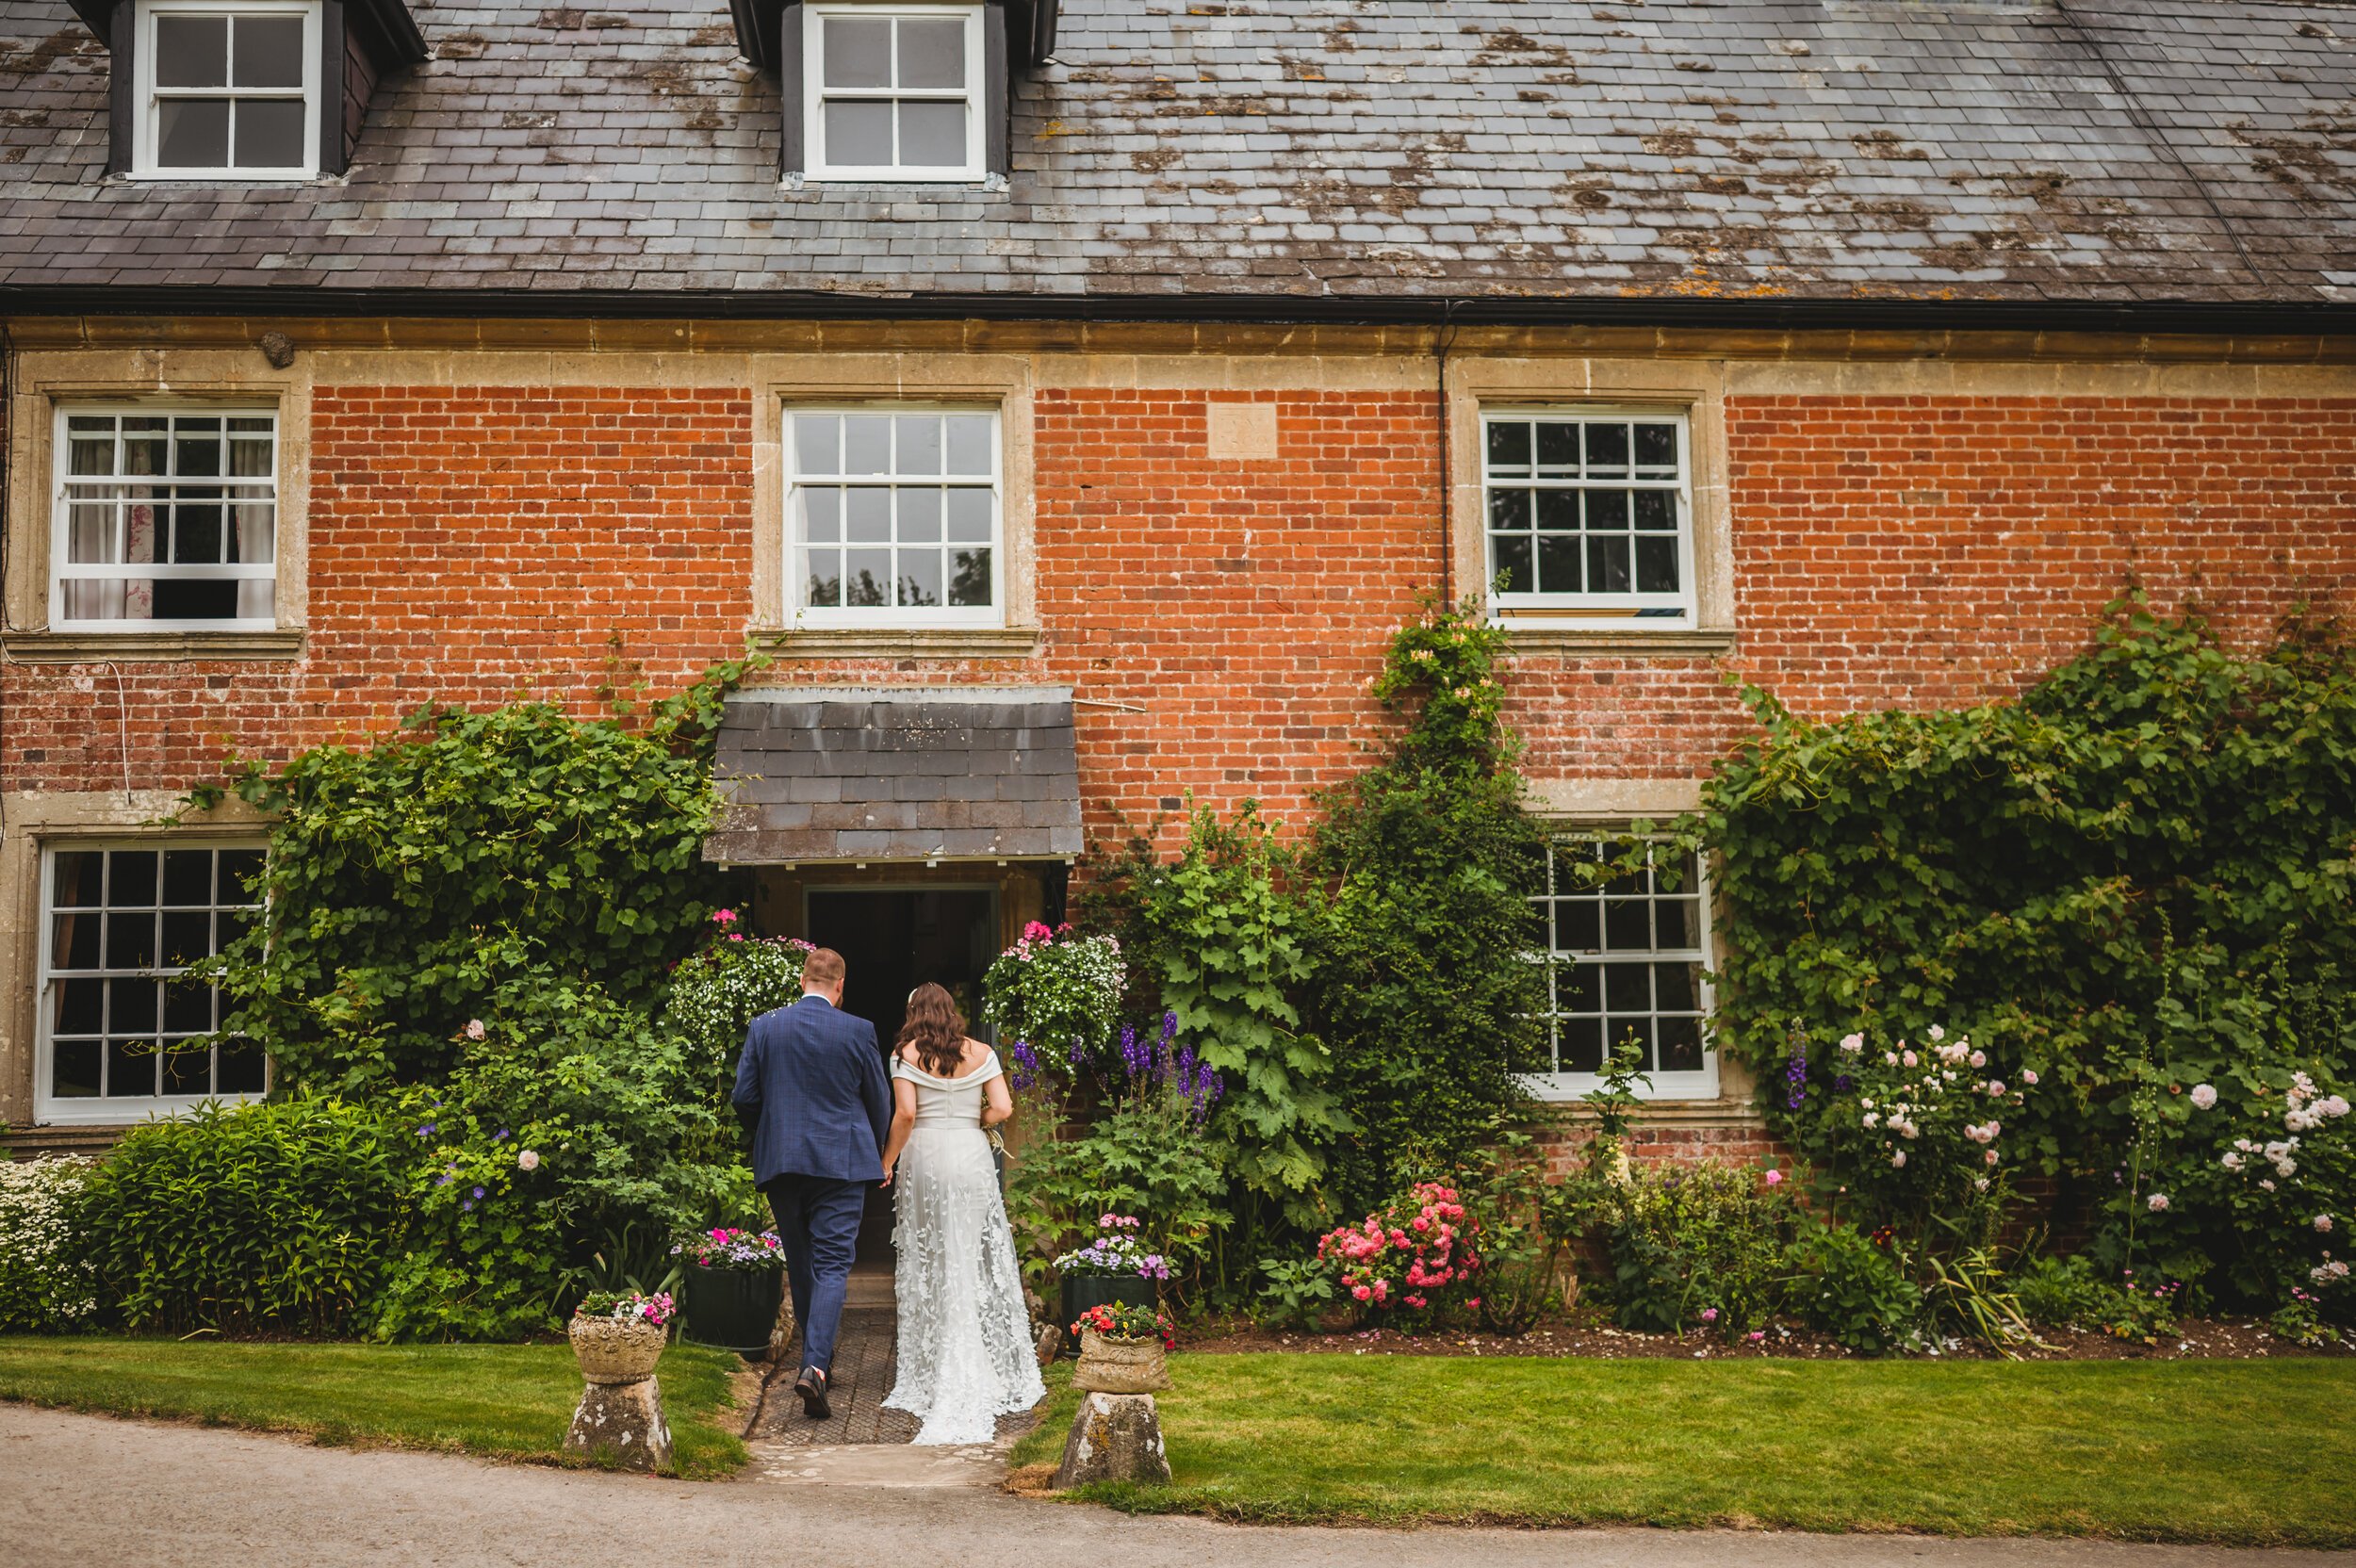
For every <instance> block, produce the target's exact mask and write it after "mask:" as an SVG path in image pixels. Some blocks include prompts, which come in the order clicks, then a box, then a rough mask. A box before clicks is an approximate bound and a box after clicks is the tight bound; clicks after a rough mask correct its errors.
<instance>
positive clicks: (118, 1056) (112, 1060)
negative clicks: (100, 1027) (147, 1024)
mask: <svg viewBox="0 0 2356 1568" xmlns="http://www.w3.org/2000/svg"><path fill="white" fill-rule="evenodd" d="M154 1093H155V1041H153V1040H108V1041H107V1042H106V1094H107V1096H108V1097H109V1098H113V1097H116V1096H121V1095H152V1094H154Z"/></svg>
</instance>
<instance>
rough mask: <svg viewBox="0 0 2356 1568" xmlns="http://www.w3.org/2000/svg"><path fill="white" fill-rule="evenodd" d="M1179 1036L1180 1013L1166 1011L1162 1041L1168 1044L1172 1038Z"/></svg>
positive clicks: (1163, 1020) (1163, 1018)
mask: <svg viewBox="0 0 2356 1568" xmlns="http://www.w3.org/2000/svg"><path fill="white" fill-rule="evenodd" d="M1177 1037H1178V1015H1177V1014H1176V1013H1164V1014H1163V1015H1162V1043H1163V1044H1164V1045H1168V1044H1169V1043H1170V1041H1171V1040H1173V1039H1175V1038H1177Z"/></svg>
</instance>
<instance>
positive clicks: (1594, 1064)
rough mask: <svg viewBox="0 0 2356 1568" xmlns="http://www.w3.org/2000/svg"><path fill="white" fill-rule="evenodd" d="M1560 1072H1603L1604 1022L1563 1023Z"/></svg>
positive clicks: (1558, 1069)
mask: <svg viewBox="0 0 2356 1568" xmlns="http://www.w3.org/2000/svg"><path fill="white" fill-rule="evenodd" d="M1556 1070H1557V1071H1559V1072H1601V1071H1602V1070H1603V1021H1602V1020H1601V1019H1594V1018H1570V1019H1564V1020H1563V1021H1562V1064H1561V1066H1559V1067H1558V1068H1557V1069H1556Z"/></svg>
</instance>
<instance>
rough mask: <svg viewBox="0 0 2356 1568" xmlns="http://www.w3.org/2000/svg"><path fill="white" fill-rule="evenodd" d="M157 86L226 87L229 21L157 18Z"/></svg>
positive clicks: (208, 17)
mask: <svg viewBox="0 0 2356 1568" xmlns="http://www.w3.org/2000/svg"><path fill="white" fill-rule="evenodd" d="M298 25H299V23H298ZM155 85H156V86H157V87H227V86H228V85H229V19H228V18H227V17H225V16H158V17H157V18H156V19H155Z"/></svg>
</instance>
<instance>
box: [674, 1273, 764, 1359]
mask: <svg viewBox="0 0 2356 1568" xmlns="http://www.w3.org/2000/svg"><path fill="white" fill-rule="evenodd" d="M684 1295H685V1299H684V1300H683V1301H682V1303H681V1305H682V1306H683V1308H684V1309H685V1312H686V1319H687V1337H688V1338H689V1339H692V1340H694V1341H695V1343H696V1344H698V1345H716V1346H718V1347H720V1348H722V1349H725V1350H733V1351H735V1352H736V1353H737V1354H738V1355H740V1356H744V1357H747V1358H749V1359H752V1360H759V1359H760V1358H761V1357H762V1356H765V1355H767V1354H768V1353H769V1339H770V1332H771V1331H772V1330H774V1329H775V1328H776V1327H777V1302H778V1300H779V1299H780V1298H782V1297H783V1296H784V1295H785V1270H784V1269H782V1268H705V1267H701V1266H692V1267H690V1268H689V1269H688V1270H687V1274H686V1279H685V1281H684Z"/></svg>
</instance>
